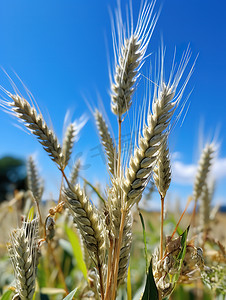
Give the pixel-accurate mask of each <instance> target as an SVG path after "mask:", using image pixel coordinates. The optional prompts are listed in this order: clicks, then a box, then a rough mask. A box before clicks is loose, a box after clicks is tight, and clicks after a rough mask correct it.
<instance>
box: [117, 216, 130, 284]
mask: <svg viewBox="0 0 226 300" xmlns="http://www.w3.org/2000/svg"><path fill="white" fill-rule="evenodd" d="M132 223H133V220H132V214H131V211H130V212H128V214H127V216H126V220H125V225H124V228H123V240H122V247H121V249H120V255H119V269H118V285H120V284H121V283H123V281H124V279H125V277H126V275H127V270H128V266H129V259H130V251H131V245H132Z"/></svg>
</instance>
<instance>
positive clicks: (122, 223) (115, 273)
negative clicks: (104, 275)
mask: <svg viewBox="0 0 226 300" xmlns="http://www.w3.org/2000/svg"><path fill="white" fill-rule="evenodd" d="M126 212H127V211H126V210H125V209H122V214H121V223H120V229H119V237H118V241H117V248H116V255H115V271H114V284H113V292H112V297H111V299H112V300H114V299H115V296H116V290H117V282H118V269H119V256H120V249H121V244H122V237H123V229H124V223H125V218H126Z"/></svg>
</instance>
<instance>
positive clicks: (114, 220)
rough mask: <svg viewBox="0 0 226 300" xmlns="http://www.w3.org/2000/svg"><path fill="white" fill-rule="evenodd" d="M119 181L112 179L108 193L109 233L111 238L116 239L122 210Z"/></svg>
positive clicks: (118, 179)
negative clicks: (110, 232)
mask: <svg viewBox="0 0 226 300" xmlns="http://www.w3.org/2000/svg"><path fill="white" fill-rule="evenodd" d="M120 182H121V179H120V178H113V179H112V187H111V188H110V189H109V191H108V195H109V203H110V219H111V231H112V233H113V236H115V237H118V235H119V228H120V223H121V208H122V195H123V193H122V192H123V191H122V190H121V184H120Z"/></svg>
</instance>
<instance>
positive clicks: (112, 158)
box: [95, 109, 117, 176]
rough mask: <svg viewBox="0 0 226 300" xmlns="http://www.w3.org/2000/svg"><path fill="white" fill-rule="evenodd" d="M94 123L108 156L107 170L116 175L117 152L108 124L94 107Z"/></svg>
mask: <svg viewBox="0 0 226 300" xmlns="http://www.w3.org/2000/svg"><path fill="white" fill-rule="evenodd" d="M95 118H96V124H97V128H98V131H99V135H100V139H101V142H102V145H103V147H104V149H105V153H106V155H107V158H108V166H109V171H110V172H111V174H112V175H113V176H115V175H116V170H117V152H116V147H115V145H114V142H113V140H112V138H111V135H110V132H109V130H108V126H107V124H106V122H105V120H104V118H103V116H102V114H101V113H100V112H99V111H98V110H97V109H96V111H95Z"/></svg>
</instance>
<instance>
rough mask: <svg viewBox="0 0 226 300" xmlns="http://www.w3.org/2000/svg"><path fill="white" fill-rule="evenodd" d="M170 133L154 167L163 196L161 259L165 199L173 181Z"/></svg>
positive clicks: (157, 185)
mask: <svg viewBox="0 0 226 300" xmlns="http://www.w3.org/2000/svg"><path fill="white" fill-rule="evenodd" d="M167 138H168V134H166V135H165V137H164V139H163V141H162V144H161V146H160V149H159V153H158V158H157V163H156V166H155V168H154V172H153V178H154V181H155V185H156V187H157V189H158V191H159V194H160V196H161V228H160V259H162V256H163V222H164V201H165V196H166V192H167V191H168V188H169V185H170V182H171V170H170V159H169V149H168V148H167Z"/></svg>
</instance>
